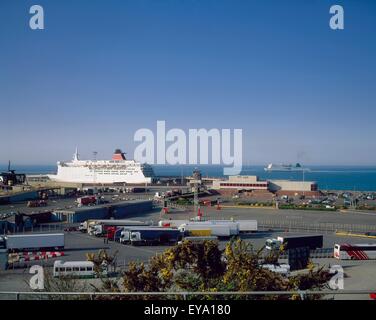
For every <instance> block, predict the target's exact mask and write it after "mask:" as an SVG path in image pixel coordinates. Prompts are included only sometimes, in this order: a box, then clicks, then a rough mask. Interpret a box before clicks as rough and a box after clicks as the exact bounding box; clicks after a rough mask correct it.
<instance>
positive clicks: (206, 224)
mask: <svg viewBox="0 0 376 320" xmlns="http://www.w3.org/2000/svg"><path fill="white" fill-rule="evenodd" d="M179 230H180V231H181V232H183V233H184V234H185V235H189V236H217V237H227V238H228V237H231V236H236V235H238V234H239V227H238V225H237V224H236V223H234V222H219V221H197V222H190V223H184V224H182V225H181V226H180V227H179ZM204 230H208V231H209V232H208V233H206V232H205V231H204ZM198 231H202V232H201V233H200V232H198Z"/></svg>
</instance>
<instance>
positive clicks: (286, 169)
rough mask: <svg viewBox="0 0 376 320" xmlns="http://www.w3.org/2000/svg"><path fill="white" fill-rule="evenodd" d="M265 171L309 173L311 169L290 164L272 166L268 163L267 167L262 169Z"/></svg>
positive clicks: (298, 164)
mask: <svg viewBox="0 0 376 320" xmlns="http://www.w3.org/2000/svg"><path fill="white" fill-rule="evenodd" d="M264 170H265V171H268V172H270V171H283V172H295V171H310V170H311V169H309V168H306V167H302V166H301V165H300V163H297V164H295V165H292V164H273V163H269V164H268V166H267V167H265V168H264Z"/></svg>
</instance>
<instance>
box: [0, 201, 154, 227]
mask: <svg viewBox="0 0 376 320" xmlns="http://www.w3.org/2000/svg"><path fill="white" fill-rule="evenodd" d="M152 209H153V201H152V200H129V201H122V202H117V203H112V204H103V205H95V206H88V207H81V208H72V209H69V210H52V212H41V213H36V214H30V215H26V214H25V215H23V216H24V217H26V219H23V220H22V222H18V221H17V219H16V218H15V221H14V222H12V221H9V220H0V234H5V233H6V232H7V231H10V232H12V231H14V230H15V229H19V230H24V229H25V230H27V229H31V228H32V227H33V221H35V220H36V221H37V223H47V222H66V223H79V222H84V221H86V220H90V219H111V218H113V219H124V218H127V217H129V216H130V215H134V214H141V213H144V212H150V211H151V210H152Z"/></svg>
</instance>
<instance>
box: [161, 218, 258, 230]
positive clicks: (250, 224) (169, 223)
mask: <svg viewBox="0 0 376 320" xmlns="http://www.w3.org/2000/svg"><path fill="white" fill-rule="evenodd" d="M193 223H197V224H199V223H209V224H226V223H227V224H234V223H235V224H237V227H236V229H238V232H244V233H246V232H256V231H257V227H258V225H257V220H207V221H206V220H161V221H159V224H158V225H159V226H160V227H171V228H179V227H180V226H181V225H183V224H193Z"/></svg>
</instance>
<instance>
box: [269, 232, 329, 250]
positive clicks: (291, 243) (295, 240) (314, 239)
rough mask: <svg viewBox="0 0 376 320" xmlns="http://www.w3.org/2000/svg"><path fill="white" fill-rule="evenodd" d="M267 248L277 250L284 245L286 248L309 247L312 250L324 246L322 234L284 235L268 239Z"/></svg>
mask: <svg viewBox="0 0 376 320" xmlns="http://www.w3.org/2000/svg"><path fill="white" fill-rule="evenodd" d="M265 245H266V249H268V250H275V249H279V248H280V247H281V246H283V249H284V250H289V249H296V248H303V247H308V248H309V249H310V250H314V249H317V248H322V246H323V236H322V235H303V236H282V237H277V239H268V240H266V243H265Z"/></svg>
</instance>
